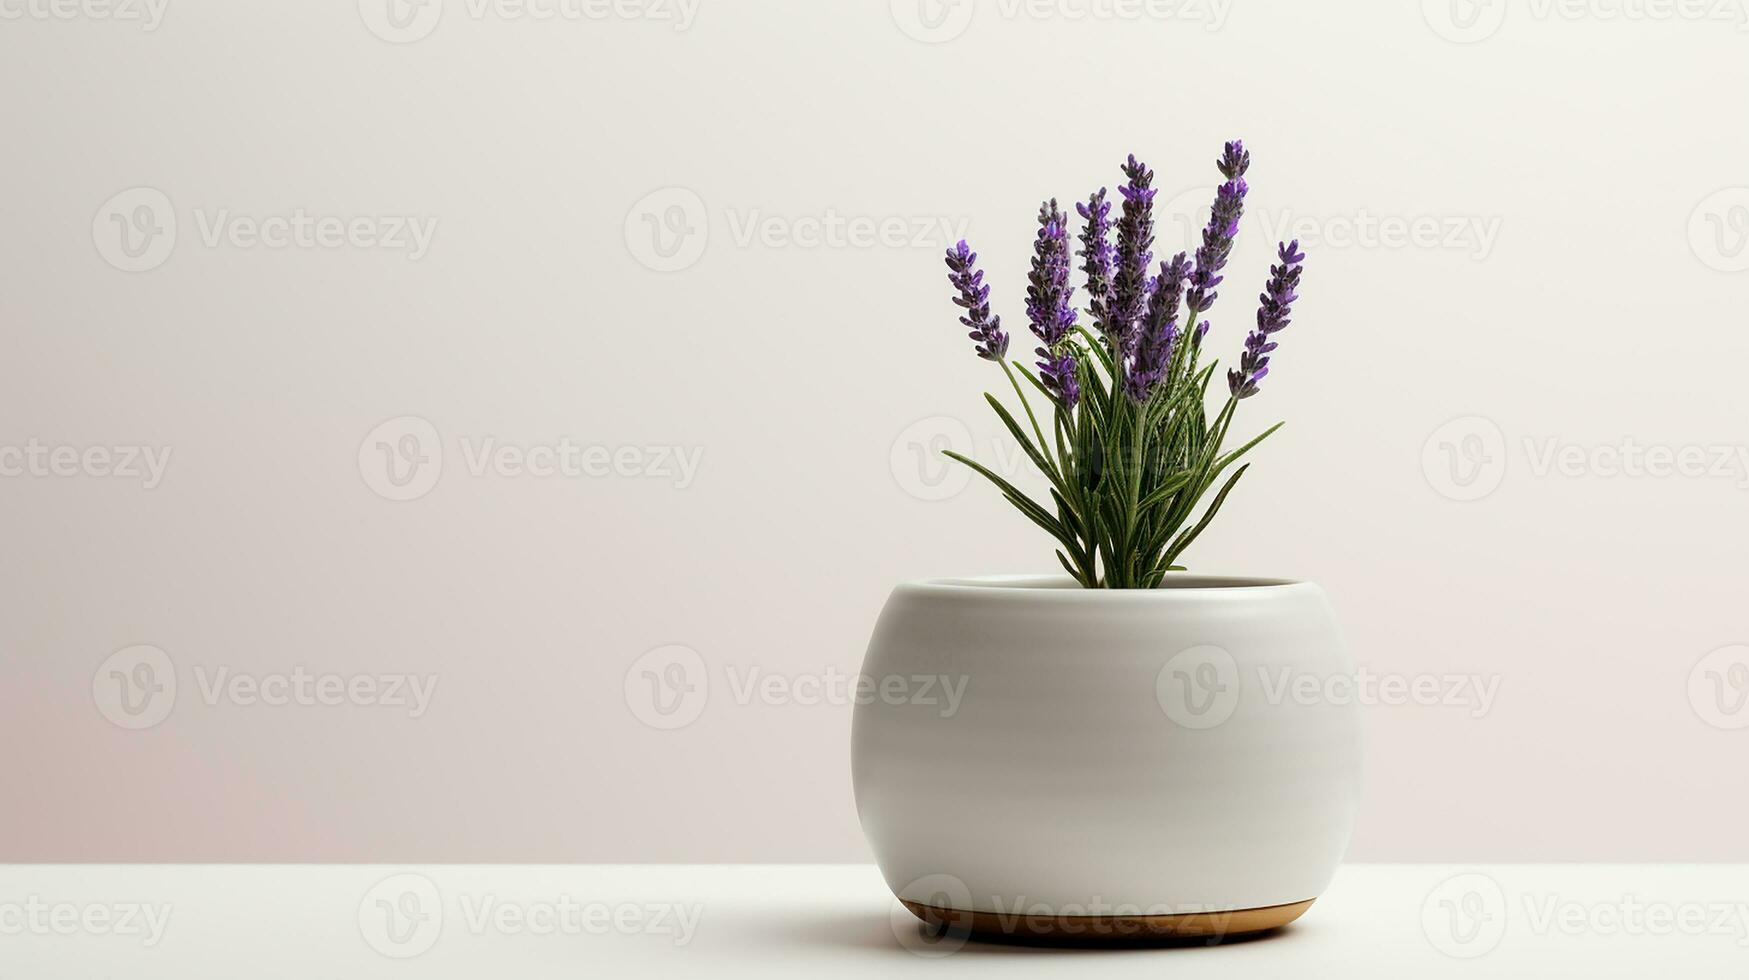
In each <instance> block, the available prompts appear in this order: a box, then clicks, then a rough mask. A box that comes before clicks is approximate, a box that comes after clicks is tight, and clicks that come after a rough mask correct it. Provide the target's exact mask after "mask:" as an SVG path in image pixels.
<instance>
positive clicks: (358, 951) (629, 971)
mask: <svg viewBox="0 0 1749 980" xmlns="http://www.w3.org/2000/svg"><path fill="white" fill-rule="evenodd" d="M390 908H393V909H397V910H398V911H397V912H396V913H395V915H396V920H395V923H394V931H393V933H391V932H390V928H391V922H390V919H389V915H388V912H387V911H386V910H387V909H390ZM154 929H156V934H155V935H154ZM118 933H119V934H118ZM943 954H945V955H943ZM1069 969H1073V970H1074V971H1075V972H1076V974H1077V975H1080V976H1100V977H1103V976H1113V977H1121V976H1137V977H1141V976H1146V977H1152V978H1159V977H1163V976H1166V977H1172V978H1174V980H1178V978H1198V977H1233V978H1247V980H1251V978H1267V977H1294V978H1313V977H1344V978H1353V977H1373V976H1376V977H1390V978H1393V980H1396V978H1405V977H1406V978H1417V980H1419V978H1429V977H1458V976H1462V977H1547V976H1558V975H1572V976H1580V977H1587V978H1596V977H1633V978H1636V980H1644V978H1647V977H1657V978H1672V980H1674V978H1682V980H1688V978H1720V980H1743V978H1749V866H1743V865H1695V866H1645V865H1615V866H1606V865H1502V866H1490V867H1479V866H1463V867H1458V866H1435V865H1350V866H1347V867H1344V868H1343V869H1342V871H1341V873H1340V874H1339V876H1338V877H1337V879H1336V882H1335V883H1334V884H1333V885H1332V887H1331V888H1330V890H1329V892H1328V893H1327V894H1326V895H1325V896H1324V897H1323V898H1322V899H1321V900H1320V901H1319V902H1318V904H1317V905H1316V906H1314V907H1313V908H1312V910H1311V911H1310V912H1309V913H1307V915H1306V916H1305V917H1304V918H1303V919H1301V920H1300V921H1299V922H1298V923H1297V924H1295V925H1294V926H1292V927H1290V928H1288V929H1287V930H1285V931H1282V932H1280V933H1277V934H1275V935H1273V936H1269V937H1266V938H1263V939H1259V940H1254V941H1249V942H1237V943H1232V944H1229V945H1225V946H1219V947H1213V948H1210V947H1190V948H1176V949H1140V950H1136V949H1131V950H1119V951H1101V950H1083V949H1060V948H1037V947H1016V946H1003V945H992V944H985V943H980V942H975V941H973V942H964V943H961V942H956V941H953V940H951V939H950V940H947V941H945V942H940V941H937V942H931V941H929V940H927V939H926V938H925V937H924V936H923V935H922V934H921V933H920V932H919V931H918V929H917V927H916V925H915V922H914V920H912V919H911V918H910V916H909V915H908V914H907V913H904V912H903V911H902V910H899V909H898V908H897V905H896V903H895V902H894V901H893V900H892V898H891V896H890V895H889V893H888V892H887V890H886V888H885V886H884V885H883V883H882V882H881V878H880V875H879V874H878V873H877V872H876V871H875V869H874V868H872V867H867V866H858V865H764V866H755V865H717V866H683V865H644V866H637V865H610V866H599V865H598V866H584V865H554V866H505V867H479V866H460V865H435V866H423V867H403V866H397V867H386V866H385V867H376V866H267V867H260V866H246V867H234V866H216V865H215V866H180V867H169V866H124V867H113V866H43V865H37V866H12V867H5V868H0V978H5V980H38V978H58V977H81V978H84V977H100V976H113V977H127V978H130V980H142V978H156V977H164V978H177V980H194V978H204V977H213V978H218V977H224V978H227V980H229V978H243V977H298V978H316V977H347V978H358V977H469V978H476V977H506V978H520V977H565V978H578V977H597V976H601V977H638V976H662V977H691V976H711V977H724V976H760V977H767V976H798V977H811V978H816V977H829V978H832V980H841V978H846V977H863V976H866V977H890V976H894V975H897V974H901V973H903V974H913V975H918V976H925V975H926V976H999V977H1004V978H1006V977H1032V976H1052V975H1056V976H1060V975H1064V974H1065V972H1066V971H1067V970H1069Z"/></svg>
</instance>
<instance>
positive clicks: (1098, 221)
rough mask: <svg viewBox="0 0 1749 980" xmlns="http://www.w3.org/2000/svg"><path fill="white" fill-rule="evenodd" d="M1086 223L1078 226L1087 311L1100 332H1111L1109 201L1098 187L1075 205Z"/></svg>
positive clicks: (1103, 190)
mask: <svg viewBox="0 0 1749 980" xmlns="http://www.w3.org/2000/svg"><path fill="white" fill-rule="evenodd" d="M1075 213H1076V214H1079V215H1080V216H1081V218H1082V220H1083V221H1085V222H1086V224H1085V225H1084V226H1083V227H1082V229H1081V251H1080V253H1079V254H1080V255H1081V258H1082V265H1081V271H1083V272H1085V273H1087V310H1088V312H1090V313H1092V314H1093V325H1094V326H1095V327H1097V328H1098V329H1099V332H1100V333H1102V334H1109V333H1110V331H1111V308H1112V302H1113V301H1112V293H1111V202H1110V201H1107V200H1106V199H1105V188H1103V187H1101V188H1100V189H1099V190H1098V191H1096V192H1095V193H1094V194H1093V196H1092V197H1089V198H1088V199H1087V203H1086V204H1077V205H1075Z"/></svg>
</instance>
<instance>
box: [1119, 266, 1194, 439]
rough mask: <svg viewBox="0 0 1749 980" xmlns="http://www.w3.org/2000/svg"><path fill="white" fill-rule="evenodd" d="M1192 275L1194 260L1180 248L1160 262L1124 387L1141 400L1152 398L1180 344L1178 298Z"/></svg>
mask: <svg viewBox="0 0 1749 980" xmlns="http://www.w3.org/2000/svg"><path fill="white" fill-rule="evenodd" d="M1189 275H1190V263H1189V262H1188V261H1187V260H1186V257H1185V254H1184V253H1183V252H1179V253H1178V254H1177V255H1174V256H1173V257H1172V261H1171V262H1170V263H1166V262H1162V263H1160V274H1159V275H1158V276H1156V277H1154V280H1153V291H1152V293H1151V294H1150V295H1149V296H1148V315H1147V319H1146V320H1145V321H1144V322H1143V324H1142V328H1141V331H1140V333H1141V337H1140V342H1139V343H1138V344H1137V347H1136V356H1135V360H1134V361H1133V362H1132V363H1131V365H1130V371H1129V375H1128V376H1127V377H1126V378H1125V379H1124V385H1125V389H1124V390H1125V391H1126V392H1128V394H1129V396H1130V398H1132V399H1134V400H1135V401H1136V402H1137V403H1138V404H1140V403H1144V402H1146V401H1147V400H1148V396H1149V395H1150V394H1152V393H1153V390H1154V386H1155V385H1157V384H1159V383H1160V379H1161V378H1162V377H1164V376H1165V374H1166V365H1167V364H1169V363H1171V361H1172V349H1173V348H1174V347H1175V346H1177V344H1178V302H1179V300H1180V298H1182V297H1183V295H1184V281H1185V279H1186V278H1187V277H1188V276H1189Z"/></svg>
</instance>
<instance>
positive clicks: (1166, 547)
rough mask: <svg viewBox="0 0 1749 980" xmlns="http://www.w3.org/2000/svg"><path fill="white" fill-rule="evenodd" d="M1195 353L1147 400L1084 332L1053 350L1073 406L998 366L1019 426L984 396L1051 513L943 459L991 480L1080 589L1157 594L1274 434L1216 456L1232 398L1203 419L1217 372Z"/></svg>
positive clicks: (1180, 357)
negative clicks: (1048, 541) (1062, 361)
mask: <svg viewBox="0 0 1749 980" xmlns="http://www.w3.org/2000/svg"><path fill="white" fill-rule="evenodd" d="M1194 330H1195V323H1194V317H1193V318H1192V322H1191V323H1190V324H1187V325H1186V328H1185V331H1184V334H1183V336H1184V337H1186V338H1187V339H1188V338H1189V337H1191V336H1193V335H1194ZM1198 346H1199V345H1197V344H1195V343H1190V342H1186V343H1182V344H1179V345H1178V349H1177V350H1175V351H1174V352H1173V355H1172V357H1171V359H1170V361H1169V362H1168V364H1167V368H1166V373H1165V376H1164V377H1163V378H1162V379H1161V380H1160V382H1159V383H1158V384H1157V385H1156V386H1155V387H1154V389H1153V391H1152V392H1151V393H1150V394H1149V396H1148V400H1147V401H1146V402H1143V403H1137V402H1136V401H1134V400H1133V399H1132V398H1130V397H1129V395H1128V394H1126V393H1125V386H1124V383H1123V378H1122V376H1121V374H1120V373H1118V371H1114V369H1113V366H1112V357H1111V354H1110V352H1109V351H1107V350H1105V348H1104V346H1103V345H1102V344H1101V343H1100V342H1099V341H1097V340H1096V339H1095V338H1094V337H1093V336H1092V335H1090V334H1088V333H1087V332H1086V331H1084V330H1081V329H1080V328H1076V330H1075V332H1074V333H1072V334H1071V335H1070V336H1069V337H1068V338H1066V339H1065V340H1064V341H1063V342H1062V344H1061V346H1060V347H1059V349H1058V351H1057V353H1065V352H1066V353H1069V354H1071V355H1073V356H1074V358H1075V362H1076V375H1077V377H1078V378H1079V380H1080V383H1081V398H1080V401H1079V403H1078V404H1076V405H1075V406H1074V407H1073V408H1065V407H1064V406H1063V404H1062V403H1061V401H1060V400H1059V399H1056V398H1054V397H1053V396H1052V394H1051V392H1050V390H1049V389H1048V388H1046V387H1045V386H1044V384H1043V383H1041V382H1040V380H1039V379H1038V378H1037V377H1036V376H1034V374H1033V373H1032V372H1031V371H1028V370H1027V369H1026V368H1025V367H1022V366H1019V365H1015V366H1013V367H1010V365H1009V364H1008V363H1007V362H1006V361H1002V362H1001V364H1002V368H1003V370H1004V372H1005V373H1006V374H1007V376H1008V380H1009V381H1010V382H1011V384H1012V387H1013V389H1014V394H1015V396H1016V397H1017V398H1019V399H1020V403H1021V408H1022V409H1023V410H1024V411H1023V415H1024V417H1025V421H1024V422H1023V421H1022V420H1021V418H1019V417H1017V416H1016V415H1015V414H1014V413H1013V412H1011V411H1010V410H1009V409H1008V407H1007V406H1006V405H1004V404H1003V402H1002V401H1001V400H1000V399H998V398H997V397H996V396H995V395H990V394H986V395H985V396H984V397H985V399H986V400H987V401H988V402H989V403H990V407H991V408H992V409H993V410H994V411H995V412H996V415H997V417H998V418H999V419H1001V420H1002V424H1003V426H1004V427H1005V428H1006V429H1007V430H1008V434H1009V435H1010V436H1012V437H1013V438H1014V439H1015V441H1017V442H1018V443H1020V448H1021V450H1022V452H1024V453H1025V454H1026V458H1027V459H1028V460H1030V461H1031V462H1032V464H1033V465H1034V466H1035V467H1037V468H1038V470H1039V472H1040V473H1042V474H1043V475H1044V477H1045V479H1046V480H1047V481H1048V482H1049V484H1050V504H1049V506H1047V505H1045V504H1043V503H1041V502H1039V501H1037V500H1034V499H1033V498H1032V497H1029V496H1028V495H1027V494H1026V493H1024V492H1023V491H1021V490H1020V489H1019V488H1017V487H1016V486H1015V485H1014V484H1013V483H1011V482H1009V481H1008V480H1006V479H1004V478H1003V477H1001V476H999V475H997V474H996V473H994V472H992V471H991V470H990V469H989V468H988V467H985V466H984V465H982V464H981V463H978V462H976V461H974V460H971V459H968V458H967V457H965V456H962V455H960V454H959V453H956V452H952V451H948V452H947V453H946V455H948V456H949V457H951V458H953V459H954V460H956V461H958V462H961V463H964V464H965V465H967V466H970V467H971V468H972V469H973V470H974V471H976V472H977V473H978V474H979V475H981V476H983V477H984V478H985V479H987V480H989V481H990V482H991V483H992V484H994V485H995V486H996V488H997V489H998V490H1000V491H1001V493H1002V496H1003V497H1004V499H1006V500H1007V501H1008V502H1009V503H1011V504H1013V505H1014V506H1015V508H1016V509H1018V510H1019V511H1020V512H1021V513H1022V514H1024V515H1026V518H1027V519H1028V520H1030V521H1032V522H1033V523H1034V524H1036V525H1038V526H1039V527H1040V528H1041V529H1042V530H1044V531H1045V532H1046V533H1048V534H1049V535H1050V536H1051V537H1052V538H1053V539H1054V540H1055V542H1056V544H1057V545H1058V548H1057V550H1056V552H1055V554H1056V557H1057V561H1058V563H1060V564H1061V565H1062V566H1063V569H1064V570H1065V571H1067V572H1068V573H1069V574H1070V575H1071V576H1073V577H1074V578H1075V581H1077V582H1079V583H1080V584H1081V585H1082V586H1083V587H1085V588H1090V589H1092V588H1107V589H1152V588H1158V587H1159V586H1160V584H1161V582H1162V581H1163V580H1164V579H1165V577H1166V575H1167V574H1168V573H1169V572H1172V571H1179V570H1182V568H1183V566H1182V565H1180V564H1179V558H1180V556H1182V555H1183V554H1184V552H1185V550H1186V549H1188V548H1189V547H1190V546H1191V545H1192V544H1194V543H1195V542H1196V540H1197V538H1198V537H1199V536H1201V534H1202V533H1203V531H1204V530H1206V529H1207V528H1208V526H1209V524H1210V523H1212V522H1213V521H1214V519H1215V515H1216V514H1217V513H1219V512H1220V509H1221V505H1222V504H1224V503H1226V500H1227V496H1228V494H1230V493H1232V491H1233V488H1234V487H1235V486H1236V485H1237V484H1238V482H1239V479H1240V477H1242V476H1244V475H1245V470H1246V466H1240V467H1239V468H1238V469H1236V470H1232V467H1233V464H1234V463H1236V462H1238V461H1239V460H1240V459H1241V458H1242V457H1243V456H1245V454H1247V453H1249V452H1250V451H1251V450H1252V449H1254V448H1256V447H1257V445H1258V444H1259V443H1261V442H1262V441H1263V440H1264V439H1266V438H1268V437H1269V436H1270V435H1271V434H1273V433H1274V432H1275V430H1276V429H1279V428H1280V427H1281V424H1280V423H1277V424H1275V425H1273V426H1270V427H1269V428H1268V429H1266V430H1264V431H1263V433H1262V434H1260V435H1258V436H1256V437H1255V438H1252V439H1251V440H1249V441H1247V442H1246V443H1244V444H1243V445H1241V446H1239V447H1238V448H1237V449H1233V450H1230V451H1227V452H1222V446H1224V445H1225V444H1226V440H1227V431H1228V429H1229V428H1230V427H1231V426H1232V424H1233V416H1234V414H1235V411H1236V409H1237V408H1238V400H1237V399H1236V398H1233V397H1230V396H1229V397H1228V398H1227V400H1226V401H1225V403H1224V404H1222V406H1221V408H1220V410H1219V411H1218V412H1216V413H1215V415H1214V417H1213V418H1212V419H1211V418H1209V417H1208V415H1207V412H1206V410H1205V408H1204V405H1205V404H1206V401H1207V397H1208V388H1209V382H1210V379H1211V378H1213V377H1214V373H1215V366H1214V365H1213V364H1209V365H1206V366H1205V365H1200V364H1198V359H1199V357H1198V350H1197V348H1198ZM1016 370H1018V372H1019V376H1018V377H1017V376H1016V374H1015V371H1016ZM1021 379H1024V380H1025V381H1026V382H1027V384H1026V385H1024V386H1023V385H1022V384H1021ZM1028 387H1030V388H1031V389H1032V393H1033V394H1035V395H1042V396H1043V397H1044V398H1045V400H1046V402H1047V403H1048V404H1049V405H1050V406H1051V409H1052V413H1051V417H1050V419H1049V420H1048V422H1049V425H1048V430H1049V431H1048V433H1047V431H1046V430H1047V426H1046V425H1044V424H1041V420H1040V417H1039V416H1038V415H1036V414H1035V413H1034V411H1033V407H1032V404H1031V403H1030V401H1029V399H1028V397H1027V395H1028V392H1027V390H1026V389H1027V388H1028ZM1228 470H1232V473H1231V475H1230V476H1228V475H1226V474H1227V472H1228ZM1223 477H1225V479H1224V481H1223ZM1217 485H1218V486H1219V489H1218V490H1215V488H1216V486H1217ZM1211 490H1215V492H1214V494H1213V496H1212V498H1210V497H1209V492H1210V491H1211ZM1205 498H1208V502H1207V504H1206V505H1205V504H1204V500H1205Z"/></svg>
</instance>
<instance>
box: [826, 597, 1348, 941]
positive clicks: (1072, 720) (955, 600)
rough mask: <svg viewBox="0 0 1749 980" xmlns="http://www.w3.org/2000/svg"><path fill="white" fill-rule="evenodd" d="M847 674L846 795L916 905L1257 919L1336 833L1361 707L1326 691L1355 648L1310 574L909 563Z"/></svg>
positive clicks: (1305, 899)
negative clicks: (1111, 573)
mask: <svg viewBox="0 0 1749 980" xmlns="http://www.w3.org/2000/svg"><path fill="white" fill-rule="evenodd" d="M863 673H864V675H865V677H866V680H865V682H864V683H865V687H864V689H863V690H864V693H865V696H864V697H861V698H859V699H858V704H857V707H856V712H855V722H854V729H853V734H852V739H851V741H852V749H851V768H852V776H853V780H854V783H855V787H856V806H857V812H858V814H859V816H860V817H861V819H862V827H863V831H864V833H865V834H867V836H868V840H869V844H870V845H871V846H872V847H873V849H874V854H875V859H876V860H877V861H878V862H879V864H880V868H881V873H882V874H883V875H884V876H885V877H886V880H887V884H888V885H889V886H890V887H891V888H892V889H893V892H894V894H895V895H897V896H898V897H899V899H900V900H901V901H902V902H904V903H905V905H906V907H907V908H910V909H911V910H912V911H913V912H915V913H917V914H918V915H919V916H920V917H923V918H925V919H926V920H929V921H937V920H942V921H946V922H947V923H949V924H953V925H959V926H963V927H965V928H967V929H969V930H971V931H975V932H998V933H1004V934H1009V935H1015V934H1025V935H1049V936H1057V937H1063V936H1069V937H1076V936H1077V934H1078V933H1079V934H1080V935H1082V936H1085V937H1089V938H1096V939H1098V938H1125V937H1131V936H1137V935H1141V936H1158V935H1168V936H1208V935H1217V936H1218V935H1227V936H1231V935H1236V934H1242V933H1248V932H1256V931H1260V930H1264V929H1270V928H1275V927H1278V926H1281V925H1284V924H1285V923H1286V922H1288V921H1291V920H1292V919H1294V918H1296V917H1298V915H1300V914H1301V913H1303V912H1304V911H1305V909H1306V908H1307V907H1308V906H1309V905H1310V903H1311V901H1312V900H1313V899H1315V898H1317V897H1318V896H1319V895H1320V894H1321V893H1322V892H1323V890H1324V888H1325V886H1326V885H1327V884H1329V882H1330V878H1331V876H1332V874H1333V873H1334V872H1335V870H1336V866H1337V864H1338V863H1339V862H1340V861H1341V859H1342V854H1343V851H1344V849H1345V848H1346V847H1347V843H1348V836H1349V831H1350V828H1351V826H1352V823H1353V820H1354V812H1355V805H1356V798H1357V795H1358V792H1359V773H1360V761H1361V742H1360V727H1359V725H1360V722H1359V717H1358V713H1357V709H1356V707H1355V706H1354V704H1353V703H1352V699H1344V698H1340V697H1332V696H1330V695H1329V692H1330V691H1331V690H1338V691H1340V690H1341V687H1340V683H1338V684H1337V685H1334V686H1333V685H1329V684H1327V683H1326V682H1328V681H1329V680H1330V679H1331V678H1333V677H1347V676H1351V675H1352V667H1351V665H1350V663H1349V660H1348V657H1347V655H1346V653H1345V652H1344V650H1343V646H1342V641H1341V637H1340V635H1339V633H1338V630H1337V626H1336V620H1335V616H1334V615H1333V614H1332V612H1331V609H1330V605H1329V603H1328V601H1327V600H1326V599H1325V597H1324V593H1323V590H1321V589H1319V588H1318V587H1317V586H1316V585H1313V584H1311V583H1309V582H1292V581H1286V580H1271V579H1242V578H1221V577H1209V576H1196V575H1188V574H1175V575H1173V576H1171V577H1169V578H1168V580H1167V583H1166V584H1165V586H1163V587H1162V588H1159V589H1153V590H1099V589H1081V588H1079V587H1077V586H1076V585H1075V584H1074V583H1073V582H1072V581H1070V580H1069V579H1067V578H1062V579H1055V578H990V579H970V580H938V581H927V582H916V583H910V584H906V585H901V586H899V587H898V588H897V589H895V590H893V594H892V596H891V597H890V598H889V599H888V600H887V605H886V608H885V609H884V610H883V611H882V612H881V616H880V620H879V622H878V623H877V624H876V626H875V631H874V637H873V639H872V640H871V642H870V643H869V649H868V656H867V658H866V660H865V662H864V664H863ZM929 677H933V678H936V680H935V681H934V682H925V681H924V680H922V679H923V678H929ZM1307 678H1310V679H1311V680H1307ZM895 679H902V680H895ZM1314 682H1315V683H1314ZM883 684H885V685H886V686H885V687H884V688H883ZM961 685H963V689H962V690H961V691H960V694H959V696H958V697H957V699H956V698H951V697H945V696H938V697H929V696H925V695H924V694H921V693H919V692H923V691H925V689H926V688H927V689H928V690H933V691H936V692H946V691H949V690H951V689H952V688H953V687H955V686H961ZM883 692H884V693H883ZM901 694H903V695H904V696H900V695H901Z"/></svg>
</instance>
